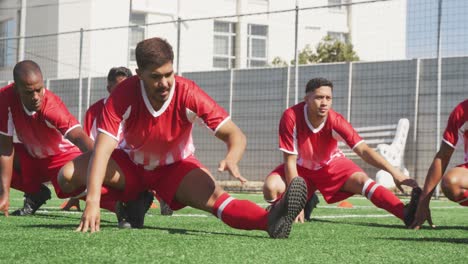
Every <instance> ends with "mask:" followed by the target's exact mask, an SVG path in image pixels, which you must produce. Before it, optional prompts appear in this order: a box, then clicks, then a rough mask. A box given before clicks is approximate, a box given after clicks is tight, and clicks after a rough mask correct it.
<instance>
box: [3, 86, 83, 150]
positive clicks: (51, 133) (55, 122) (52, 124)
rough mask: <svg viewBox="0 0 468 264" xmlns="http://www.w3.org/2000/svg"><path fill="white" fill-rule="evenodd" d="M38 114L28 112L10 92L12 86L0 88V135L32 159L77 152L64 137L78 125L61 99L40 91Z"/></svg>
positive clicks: (12, 91)
mask: <svg viewBox="0 0 468 264" xmlns="http://www.w3.org/2000/svg"><path fill="white" fill-rule="evenodd" d="M43 91H44V99H43V105H42V108H41V110H40V111H38V112H36V111H33V112H31V111H29V110H28V109H26V107H24V105H23V104H22V103H21V99H20V97H19V96H18V94H17V93H16V92H15V91H14V84H10V85H8V86H5V87H3V88H1V89H0V134H2V135H5V136H10V137H13V134H14V131H16V135H17V137H18V140H19V141H20V142H21V143H23V144H24V145H25V147H26V150H27V151H28V153H29V154H30V155H31V156H33V157H35V158H46V157H50V156H53V155H56V154H59V153H63V152H67V151H70V150H77V151H79V149H78V148H77V147H76V146H75V145H73V144H72V143H71V142H70V141H68V140H67V139H65V136H66V135H67V133H68V132H69V131H71V130H72V129H74V128H76V127H78V126H80V124H79V122H78V120H76V118H75V117H74V116H73V115H72V114H70V112H69V111H68V109H67V107H66V106H65V104H64V103H63V102H62V100H61V99H60V98H59V97H58V96H57V95H55V94H54V93H52V92H51V91H49V90H47V89H44V90H43Z"/></svg>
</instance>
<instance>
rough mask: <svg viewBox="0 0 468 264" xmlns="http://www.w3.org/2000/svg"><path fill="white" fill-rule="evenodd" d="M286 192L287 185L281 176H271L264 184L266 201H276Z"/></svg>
mask: <svg viewBox="0 0 468 264" xmlns="http://www.w3.org/2000/svg"><path fill="white" fill-rule="evenodd" d="M285 191H286V184H285V183H284V181H283V179H282V178H281V177H280V176H279V175H276V174H273V175H270V176H268V177H267V178H266V179H265V182H264V183H263V198H264V199H265V201H273V200H276V199H277V198H278V197H279V196H280V195H281V194H282V193H284V192H285Z"/></svg>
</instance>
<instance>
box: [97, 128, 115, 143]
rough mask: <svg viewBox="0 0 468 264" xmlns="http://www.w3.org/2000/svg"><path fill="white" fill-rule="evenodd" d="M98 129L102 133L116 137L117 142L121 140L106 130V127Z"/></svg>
mask: <svg viewBox="0 0 468 264" xmlns="http://www.w3.org/2000/svg"><path fill="white" fill-rule="evenodd" d="M97 131H99V132H101V133H104V134H106V135H108V136H109V137H111V138H113V139H115V141H117V142H119V141H120V140H119V138H118V137H116V136H114V135H112V134H111V133H109V132H107V131H105V130H104V129H101V128H98V129H97ZM96 137H97V136H96Z"/></svg>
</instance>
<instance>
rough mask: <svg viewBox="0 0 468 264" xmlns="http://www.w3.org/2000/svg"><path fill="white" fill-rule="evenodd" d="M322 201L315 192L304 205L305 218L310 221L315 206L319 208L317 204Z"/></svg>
mask: <svg viewBox="0 0 468 264" xmlns="http://www.w3.org/2000/svg"><path fill="white" fill-rule="evenodd" d="M318 203H320V201H319V198H318V196H317V194H315V193H314V194H313V195H312V197H311V198H310V199H309V200H308V201H307V203H306V205H305V207H304V218H305V220H307V221H310V215H311V214H312V212H313V211H314V208H317V204H318Z"/></svg>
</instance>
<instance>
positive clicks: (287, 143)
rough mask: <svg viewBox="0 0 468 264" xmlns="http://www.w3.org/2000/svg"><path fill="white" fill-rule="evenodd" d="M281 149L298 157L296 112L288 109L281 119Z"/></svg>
mask: <svg viewBox="0 0 468 264" xmlns="http://www.w3.org/2000/svg"><path fill="white" fill-rule="evenodd" d="M279 148H280V150H282V151H284V152H286V153H289V154H295V155H297V154H298V153H297V131H296V116H295V114H294V111H293V110H292V109H291V108H290V109H287V110H286V111H285V112H284V113H283V116H282V117H281V120H280V124H279Z"/></svg>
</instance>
